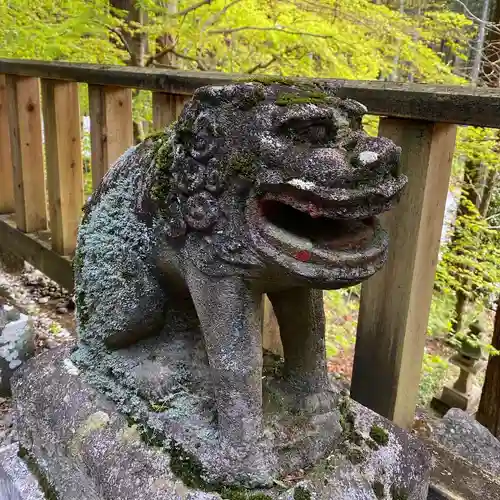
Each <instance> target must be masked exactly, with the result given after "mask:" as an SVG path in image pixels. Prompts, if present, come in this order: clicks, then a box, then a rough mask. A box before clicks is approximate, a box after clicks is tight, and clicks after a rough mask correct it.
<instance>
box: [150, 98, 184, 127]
mask: <svg viewBox="0 0 500 500" xmlns="http://www.w3.org/2000/svg"><path fill="white" fill-rule="evenodd" d="M189 99H190V97H189V96H186V95H179V94H167V93H165V92H153V129H155V130H159V129H161V128H164V127H166V126H168V125H170V124H171V123H173V122H174V121H175V120H177V118H178V117H179V115H180V114H181V112H182V110H183V108H184V104H185V103H186V102H187V101H188V100H189Z"/></svg>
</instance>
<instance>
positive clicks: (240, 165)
mask: <svg viewBox="0 0 500 500" xmlns="http://www.w3.org/2000/svg"><path fill="white" fill-rule="evenodd" d="M228 170H229V174H233V175H234V174H235V175H239V176H240V177H243V178H244V179H247V180H249V181H252V182H253V181H254V180H255V179H256V177H257V166H256V165H255V157H254V156H253V155H252V154H250V153H238V154H235V155H234V156H232V157H231V158H230V160H229V168H228Z"/></svg>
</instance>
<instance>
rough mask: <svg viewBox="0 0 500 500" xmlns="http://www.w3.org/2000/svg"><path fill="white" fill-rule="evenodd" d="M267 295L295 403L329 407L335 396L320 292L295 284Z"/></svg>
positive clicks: (316, 408) (318, 409)
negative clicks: (278, 331) (329, 370)
mask: <svg viewBox="0 0 500 500" xmlns="http://www.w3.org/2000/svg"><path fill="white" fill-rule="evenodd" d="M268 296H269V299H270V301H271V303H272V305H273V309H274V313H275V314H276V318H277V319H278V324H279V328H280V336H281V341H282V343H283V351H284V356H285V374H286V376H287V377H288V379H289V381H290V382H291V384H292V385H293V386H294V387H295V388H296V389H297V391H298V394H299V395H300V400H299V401H298V403H299V406H301V407H302V408H303V409H306V410H308V411H311V412H322V411H328V410H330V409H331V408H332V405H333V404H334V402H335V397H334V395H333V392H332V387H331V384H330V382H329V381H328V376H327V366H326V352H325V312H324V309H323V292H322V291H321V290H314V289H310V288H303V287H297V288H291V289H288V290H284V291H281V292H273V293H269V294H268Z"/></svg>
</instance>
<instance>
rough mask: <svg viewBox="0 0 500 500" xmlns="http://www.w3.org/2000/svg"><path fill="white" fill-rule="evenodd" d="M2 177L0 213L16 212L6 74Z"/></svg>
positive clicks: (1, 109) (1, 78)
mask: <svg viewBox="0 0 500 500" xmlns="http://www.w3.org/2000/svg"><path fill="white" fill-rule="evenodd" d="M0 179H1V182H0V214H8V213H11V212H14V179H13V166H12V155H11V148H10V131H9V106H8V99H7V81H6V77H5V75H0Z"/></svg>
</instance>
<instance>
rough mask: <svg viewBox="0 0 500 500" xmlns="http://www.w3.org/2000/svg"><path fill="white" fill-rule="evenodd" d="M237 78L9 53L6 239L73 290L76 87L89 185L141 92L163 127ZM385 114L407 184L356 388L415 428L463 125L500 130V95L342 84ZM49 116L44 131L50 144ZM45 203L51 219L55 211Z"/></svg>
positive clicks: (368, 312)
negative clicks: (85, 100)
mask: <svg viewBox="0 0 500 500" xmlns="http://www.w3.org/2000/svg"><path fill="white" fill-rule="evenodd" d="M234 79H235V76H231V75H227V74H221V73H201V72H198V73H194V72H179V71H163V70H155V69H138V68H129V67H103V66H98V65H84V64H68V63H47V62H37V61H16V60H0V213H1V215H0V246H2V247H4V248H5V249H6V250H8V251H10V252H13V253H15V254H16V255H18V256H20V257H22V258H24V259H25V260H27V261H28V262H30V263H32V264H33V265H34V266H36V267H37V268H39V269H40V270H41V271H43V272H44V273H46V274H47V275H48V276H50V277H51V278H52V279H54V280H55V281H57V282H59V283H60V284H61V285H63V286H64V287H66V288H68V289H72V286H73V284H72V271H71V255H72V252H73V250H74V248H75V240H76V231H77V226H78V223H79V220H80V217H81V209H82V205H83V201H84V200H83V169H82V153H81V145H80V140H81V138H80V112H79V100H78V83H87V84H88V85H89V87H88V91H89V108H90V121H91V150H92V153H91V158H92V184H93V187H95V186H97V184H98V183H99V181H100V180H101V178H102V177H103V175H104V173H105V172H106V170H107V169H108V168H109V166H110V165H111V164H112V163H113V162H114V161H115V160H116V159H117V158H118V157H119V156H120V155H121V154H122V153H123V152H124V151H125V149H127V148H128V147H129V146H130V145H132V143H133V127H132V89H133V88H135V89H144V90H151V91H153V115H154V119H153V120H154V127H155V128H159V127H161V126H165V125H167V124H169V123H170V122H172V121H173V120H175V118H176V117H177V116H178V114H179V112H180V110H181V109H182V106H183V103H184V102H185V100H186V99H188V98H189V96H190V94H191V93H192V92H193V91H194V90H195V89H196V88H198V87H200V86H202V85H214V84H224V83H228V82H230V81H233V80H234ZM337 83H338V84H339V91H338V94H339V95H340V96H343V97H344V96H345V97H350V98H353V99H356V100H358V101H360V102H362V103H363V104H365V105H366V106H367V107H368V110H369V113H370V114H375V115H380V116H381V117H382V119H381V121H380V134H381V135H383V136H386V137H389V138H391V139H392V140H393V141H395V142H396V143H397V144H398V145H400V146H401V147H402V149H403V156H402V169H403V171H404V172H405V173H406V174H407V176H408V177H409V184H408V187H407V188H406V191H405V194H404V196H403V198H402V200H401V203H400V204H399V205H398V207H397V208H396V209H395V210H393V211H392V212H390V213H388V214H386V215H384V217H383V218H384V224H385V225H386V227H387V228H388V230H389V232H390V236H391V247H390V255H389V259H388V262H387V264H386V266H385V267H384V269H383V270H382V271H381V272H379V273H378V274H377V275H376V276H374V277H373V278H372V279H370V280H368V281H367V282H366V283H365V284H364V285H363V288H362V297H361V306H360V314H359V324H358V332H357V342H356V354H355V360H354V371H353V379H352V388H351V394H352V396H353V397H354V398H355V399H357V400H358V401H360V402H361V403H363V404H365V405H366V406H368V407H370V408H372V409H374V410H375V411H377V412H378V413H380V414H381V415H384V416H386V417H388V418H391V419H392V420H394V421H395V422H396V423H397V424H399V425H401V426H403V427H407V426H409V425H410V424H411V422H412V419H413V414H414V409H415V404H416V398H417V393H418V386H419V379H420V368H421V363H422V356H423V352H424V343H425V336H426V327H427V321H428V316H429V309H430V303H431V297H432V289H433V280H434V274H435V269H436V264H437V259H438V250H439V242H440V234H441V228H442V223H443V217H444V210H445V201H446V196H447V191H448V184H449V177H450V170H451V163H452V155H453V152H454V147H455V135H456V124H463V125H475V126H486V127H493V128H500V91H498V90H491V89H474V88H468V87H454V88H451V87H435V86H424V85H411V86H410V85H399V84H392V83H391V84H387V83H381V82H356V81H337ZM42 123H43V135H44V138H45V140H44V141H42ZM47 207H49V209H48V212H49V213H48V216H47Z"/></svg>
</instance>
